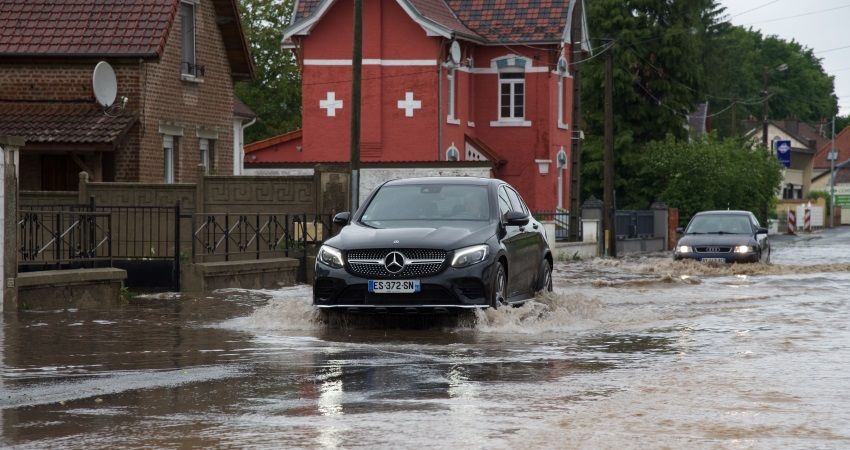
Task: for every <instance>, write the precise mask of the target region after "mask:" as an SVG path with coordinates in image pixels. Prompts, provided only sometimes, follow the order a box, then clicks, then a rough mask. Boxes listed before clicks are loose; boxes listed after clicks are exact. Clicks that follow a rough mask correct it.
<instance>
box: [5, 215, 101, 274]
mask: <svg viewBox="0 0 850 450" xmlns="http://www.w3.org/2000/svg"><path fill="white" fill-rule="evenodd" d="M17 226H18V257H19V261H20V264H21V265H22V266H25V267H42V268H50V269H61V268H66V267H96V266H109V265H111V261H112V250H113V247H112V245H113V240H112V232H111V229H112V215H111V214H109V213H100V212H88V211H36V210H30V211H23V212H21V214H19V216H18V221H17Z"/></svg>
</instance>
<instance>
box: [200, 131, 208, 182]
mask: <svg viewBox="0 0 850 450" xmlns="http://www.w3.org/2000/svg"><path fill="white" fill-rule="evenodd" d="M198 151H199V152H200V155H199V157H200V160H201V164H202V165H203V166H204V173H205V174H207V175H209V173H210V140H209V139H204V138H201V139H198Z"/></svg>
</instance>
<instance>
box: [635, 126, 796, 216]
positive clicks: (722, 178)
mask: <svg viewBox="0 0 850 450" xmlns="http://www.w3.org/2000/svg"><path fill="white" fill-rule="evenodd" d="M644 150H645V151H644V152H643V153H642V154H641V161H640V171H639V173H638V177H637V180H636V181H637V182H639V183H640V184H642V185H646V186H647V187H648V188H647V189H648V190H651V191H654V192H656V193H657V195H658V199H660V200H662V201H664V202H666V203H667V204H668V205H670V206H673V207H676V208H679V214H680V217H681V220H682V222H686V221H687V220H688V219H689V218H690V217H691V216H692V215H694V214H695V213H697V212H699V211H705V210H713V209H742V210H747V211H752V212H753V213H755V214H756V216H758V217H759V219H760V220H761V221H766V220H767V218H768V217H767V214H768V210H769V209H771V208H772V206H773V205H775V204H776V194H777V193H778V189H779V184H780V182H781V180H782V167H781V166H780V164H779V162H778V161H777V160H776V158H774V157H773V156H772V155H771V154H770V152H768V151H766V150H765V149H763V148H761V147H758V146H756V147H755V148H753V147H752V146H751V144H749V143H747V142H745V141H743V140H741V139H724V140H720V139H718V138H716V137H709V138H707V139H701V140H698V141H694V142H684V141H677V140H675V139H673V138H672V137H670V138H668V139H665V140H663V141H656V142H653V143H651V144H648V145H647V146H646V148H645V149H644Z"/></svg>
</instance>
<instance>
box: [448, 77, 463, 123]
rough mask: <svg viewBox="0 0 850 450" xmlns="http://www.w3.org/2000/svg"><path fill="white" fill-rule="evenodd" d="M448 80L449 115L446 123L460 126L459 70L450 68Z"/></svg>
mask: <svg viewBox="0 0 850 450" xmlns="http://www.w3.org/2000/svg"><path fill="white" fill-rule="evenodd" d="M446 80H448V83H449V90H448V95H449V99H448V103H449V107H448V110H449V114H448V116H447V117H446V122H447V123H450V124H452V125H460V119H458V118H457V69H455V68H454V67H450V68H449V69H448V70H447V71H446Z"/></svg>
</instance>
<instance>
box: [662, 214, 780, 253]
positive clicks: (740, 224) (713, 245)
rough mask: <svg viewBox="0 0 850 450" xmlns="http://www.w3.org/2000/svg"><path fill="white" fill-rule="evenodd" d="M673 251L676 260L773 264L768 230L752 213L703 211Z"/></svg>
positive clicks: (681, 231) (688, 227) (689, 224)
mask: <svg viewBox="0 0 850 450" xmlns="http://www.w3.org/2000/svg"><path fill="white" fill-rule="evenodd" d="M679 232H680V233H682V234H683V236H682V237H681V238H680V239H679V243H678V245H676V249H675V250H674V251H673V257H674V258H675V259H677V260H678V259H695V260H697V261H702V262H720V263H733V262H759V261H762V262H768V263H769V262H770V240H769V239H768V237H767V228H763V227H762V226H761V225H759V221H758V219H756V216H755V215H753V213H751V212H749V211H704V212H701V213H698V214H696V215H695V216H694V217H693V218H691V221H690V222H689V223H688V226H687V228H685V229H684V230H682V229H680V230H679Z"/></svg>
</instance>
